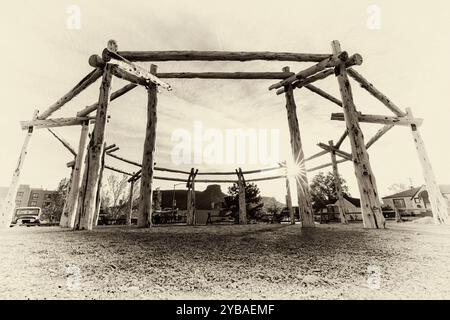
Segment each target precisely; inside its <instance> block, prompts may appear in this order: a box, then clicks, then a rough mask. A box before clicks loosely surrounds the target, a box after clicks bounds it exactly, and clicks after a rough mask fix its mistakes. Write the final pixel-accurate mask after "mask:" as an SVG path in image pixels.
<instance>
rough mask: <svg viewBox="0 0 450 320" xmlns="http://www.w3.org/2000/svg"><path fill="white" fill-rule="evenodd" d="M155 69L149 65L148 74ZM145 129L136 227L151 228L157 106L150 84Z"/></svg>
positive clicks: (155, 90) (152, 85)
mask: <svg viewBox="0 0 450 320" xmlns="http://www.w3.org/2000/svg"><path fill="white" fill-rule="evenodd" d="M156 70H157V67H156V66H155V65H151V67H150V73H151V74H156ZM147 93H148V104H147V128H146V133H145V143H144V152H143V157H142V175H141V195H140V197H139V213H138V227H139V228H146V227H151V226H152V196H153V194H152V191H153V190H152V184H153V173H154V165H155V164H154V160H155V146H156V124H157V112H156V107H157V104H158V96H157V88H156V85H155V84H153V83H150V84H149V85H148V88H147Z"/></svg>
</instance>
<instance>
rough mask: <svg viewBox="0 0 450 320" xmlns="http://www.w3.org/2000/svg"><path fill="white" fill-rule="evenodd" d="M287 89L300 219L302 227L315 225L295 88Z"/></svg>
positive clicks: (289, 87) (287, 69)
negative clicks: (296, 172) (296, 168)
mask: <svg viewBox="0 0 450 320" xmlns="http://www.w3.org/2000/svg"><path fill="white" fill-rule="evenodd" d="M283 71H285V72H288V71H289V67H285V68H283ZM285 90H286V93H285V97H286V111H287V118H288V124H289V133H290V138H291V149H292V157H293V159H294V163H295V165H296V166H298V167H299V169H300V170H298V171H299V174H298V176H297V177H295V178H296V179H295V180H296V185H297V199H298V208H299V213H300V220H301V221H302V227H315V224H314V214H313V210H312V202H311V193H310V187H309V183H308V177H307V175H306V168H305V156H304V152H303V147H302V140H301V136H300V128H299V124H298V119H297V111H296V109H297V106H296V104H295V99H294V90H293V89H292V85H288V86H286V87H285Z"/></svg>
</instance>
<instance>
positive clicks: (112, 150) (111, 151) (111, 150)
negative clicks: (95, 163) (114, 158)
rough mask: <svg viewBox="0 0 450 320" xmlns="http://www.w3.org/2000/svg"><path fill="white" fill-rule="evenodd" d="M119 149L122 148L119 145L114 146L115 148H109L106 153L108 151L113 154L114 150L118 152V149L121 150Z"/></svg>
mask: <svg viewBox="0 0 450 320" xmlns="http://www.w3.org/2000/svg"><path fill="white" fill-rule="evenodd" d="M119 150H120V148H119V147H114V148H112V149H110V150H107V151H106V153H107V154H108V155H110V154H112V153H113V152H116V151H119Z"/></svg>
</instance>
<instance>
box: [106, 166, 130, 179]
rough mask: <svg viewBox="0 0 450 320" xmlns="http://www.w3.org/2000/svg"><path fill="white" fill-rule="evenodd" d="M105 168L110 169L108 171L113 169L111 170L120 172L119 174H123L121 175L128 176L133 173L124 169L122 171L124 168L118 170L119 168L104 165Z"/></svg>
mask: <svg viewBox="0 0 450 320" xmlns="http://www.w3.org/2000/svg"><path fill="white" fill-rule="evenodd" d="M105 169H107V170H110V171H113V172H117V173H120V174H123V175H126V176H130V177H132V176H133V174H132V173H130V172H126V171H124V170H120V169H117V168H114V167H111V166H109V165H105Z"/></svg>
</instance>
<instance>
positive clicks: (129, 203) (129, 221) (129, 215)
mask: <svg viewBox="0 0 450 320" xmlns="http://www.w3.org/2000/svg"><path fill="white" fill-rule="evenodd" d="M133 196H134V180H131V182H130V193H129V199H128V212H127V226H131V218H132V216H133Z"/></svg>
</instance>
